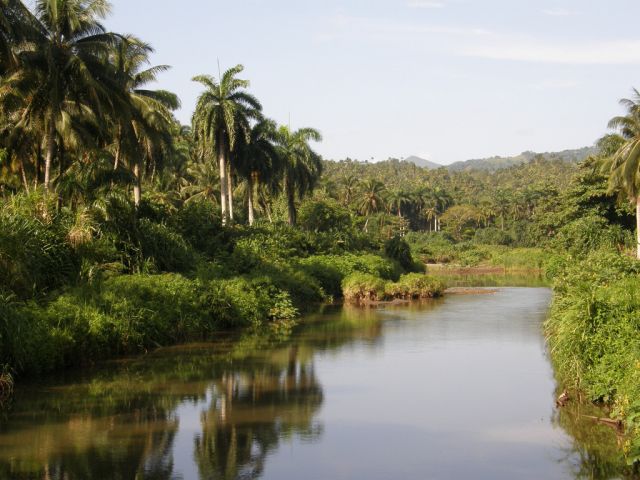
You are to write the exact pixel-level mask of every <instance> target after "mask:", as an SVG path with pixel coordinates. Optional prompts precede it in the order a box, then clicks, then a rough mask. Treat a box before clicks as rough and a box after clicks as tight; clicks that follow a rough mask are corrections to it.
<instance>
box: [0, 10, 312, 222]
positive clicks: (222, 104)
mask: <svg viewBox="0 0 640 480" xmlns="http://www.w3.org/2000/svg"><path fill="white" fill-rule="evenodd" d="M109 8H110V6H109V3H108V2H107V1H105V0H90V1H79V0H64V1H61V0H39V1H37V2H36V4H35V9H34V11H33V12H32V11H30V10H29V9H28V8H27V7H26V6H25V5H24V4H23V3H22V2H21V1H19V0H2V12H1V14H0V15H2V17H1V18H0V24H1V25H2V29H1V31H0V42H1V44H0V78H1V88H2V95H0V132H1V141H0V147H2V150H1V151H0V152H1V154H0V189H1V191H2V193H3V195H5V196H6V195H9V194H11V193H15V192H18V191H24V192H27V193H29V192H31V191H33V190H37V189H39V188H42V189H43V190H44V191H45V192H47V193H49V194H50V195H53V196H55V198H56V201H57V203H58V209H60V208H61V207H63V206H64V207H68V208H70V209H72V210H74V211H78V210H80V209H82V208H86V207H91V206H92V205H93V203H94V202H95V201H96V199H98V198H103V197H105V196H108V195H111V194H122V193H128V195H130V196H132V198H133V201H134V204H135V206H136V207H139V206H140V204H141V202H142V201H143V191H148V196H149V197H154V198H156V199H157V200H158V201H162V202H164V203H165V204H167V205H170V206H171V207H174V208H178V207H179V206H180V205H182V204H184V203H185V202H188V201H193V200H197V199H207V200H211V201H214V200H217V201H218V203H219V207H220V210H221V217H222V221H223V222H226V221H227V220H233V219H234V204H235V206H236V208H242V209H246V214H244V215H243V216H244V218H246V219H247V220H248V222H249V223H250V224H251V223H253V221H254V219H255V215H256V214H255V212H256V210H259V211H260V213H262V214H264V215H265V216H267V217H268V216H270V212H271V203H272V201H273V199H274V198H275V197H277V196H279V195H280V194H282V196H283V197H284V198H285V199H286V202H287V206H288V221H289V223H291V224H295V222H296V205H295V202H296V197H297V196H299V197H301V196H303V195H304V194H305V193H306V192H307V191H309V190H311V189H313V187H314V186H315V184H316V182H317V181H318V178H319V176H320V173H321V167H322V165H321V161H320V157H319V155H318V154H316V153H315V152H314V151H313V149H312V148H311V146H310V142H312V141H319V140H321V136H320V133H319V132H318V131H316V130H314V129H311V128H302V129H299V130H295V131H294V130H291V129H289V128H288V127H284V126H277V125H276V123H275V122H273V121H271V120H269V119H268V118H266V117H265V116H264V114H263V112H262V106H261V104H260V102H259V101H258V99H256V98H255V97H254V96H253V95H251V94H250V92H249V91H248V90H247V88H248V87H249V82H248V81H247V80H244V79H241V78H239V76H240V74H241V72H242V66H240V65H238V66H236V67H233V68H231V69H229V70H227V71H226V72H224V73H222V75H221V77H220V78H218V79H216V78H213V77H211V76H208V75H199V76H197V77H195V78H194V81H197V82H199V83H200V84H201V85H202V87H203V91H202V93H201V95H200V97H199V99H198V103H197V107H196V110H195V112H194V114H193V121H192V125H191V126H189V127H185V126H182V125H180V124H179V123H178V122H177V121H176V119H175V118H174V116H173V111H175V110H176V109H177V108H178V107H179V106H180V102H179V99H178V97H177V96H176V95H175V94H174V93H171V92H168V91H165V90H157V89H155V90H154V89H152V88H150V86H149V85H150V84H151V83H152V82H154V81H155V80H156V78H157V76H158V75H159V74H160V73H162V72H163V71H165V70H167V69H168V68H169V66H167V65H157V66H150V64H149V56H150V54H151V53H152V52H153V50H152V48H151V46H150V45H148V44H147V43H145V42H144V41H142V40H140V39H138V38H136V37H135V36H133V35H129V34H117V33H112V32H108V31H107V30H106V29H105V27H104V26H103V25H102V24H101V23H100V22H101V20H103V19H104V18H105V16H106V15H107V14H108V12H109ZM216 164H217V167H218V168H215V165H216Z"/></svg>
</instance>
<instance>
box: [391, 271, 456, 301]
mask: <svg viewBox="0 0 640 480" xmlns="http://www.w3.org/2000/svg"><path fill="white" fill-rule="evenodd" d="M444 290H445V286H444V283H442V282H441V281H440V280H438V279H435V278H433V277H430V276H428V275H423V274H419V273H408V274H407V275H403V276H402V277H400V280H398V281H397V282H395V283H394V282H390V283H388V284H387V285H386V287H385V294H386V296H387V297H391V298H402V299H420V298H435V297H439V296H441V295H442V294H443V293H444Z"/></svg>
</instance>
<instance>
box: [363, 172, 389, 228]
mask: <svg viewBox="0 0 640 480" xmlns="http://www.w3.org/2000/svg"><path fill="white" fill-rule="evenodd" d="M384 192H385V186H384V183H382V182H381V181H379V180H374V179H371V178H370V179H368V180H365V181H364V182H363V183H362V197H361V200H360V212H361V213H362V215H364V216H365V217H367V220H366V222H365V224H364V231H365V232H366V231H368V226H369V216H370V215H371V214H372V213H375V212H377V211H379V210H380V209H381V208H383V206H384V199H383V194H384Z"/></svg>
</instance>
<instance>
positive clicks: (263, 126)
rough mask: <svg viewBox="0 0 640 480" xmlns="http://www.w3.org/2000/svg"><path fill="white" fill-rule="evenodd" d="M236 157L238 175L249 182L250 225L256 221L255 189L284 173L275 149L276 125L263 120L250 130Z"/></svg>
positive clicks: (248, 205) (243, 139) (270, 121)
mask: <svg viewBox="0 0 640 480" xmlns="http://www.w3.org/2000/svg"><path fill="white" fill-rule="evenodd" d="M241 140H242V141H241V142H240V144H239V147H238V152H237V155H235V159H236V165H237V167H236V168H237V170H238V173H239V174H240V175H241V176H242V177H243V178H245V180H246V181H247V209H248V217H249V225H253V223H254V221H255V201H254V195H255V187H256V186H257V185H258V184H259V183H260V182H265V183H268V182H269V181H270V180H271V178H273V177H276V176H278V175H279V174H280V173H281V171H282V165H281V162H280V157H279V156H278V152H277V150H276V147H275V143H274V142H275V141H276V124H275V122H274V121H273V120H268V119H263V120H260V121H259V122H257V123H256V124H255V125H254V126H253V127H252V128H251V130H250V132H249V137H248V139H246V138H242V139H241Z"/></svg>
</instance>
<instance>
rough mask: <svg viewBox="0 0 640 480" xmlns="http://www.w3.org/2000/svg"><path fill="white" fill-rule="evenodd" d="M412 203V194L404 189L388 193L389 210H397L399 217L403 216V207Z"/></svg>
mask: <svg viewBox="0 0 640 480" xmlns="http://www.w3.org/2000/svg"><path fill="white" fill-rule="evenodd" d="M410 203H411V196H410V195H409V194H408V193H407V192H405V191H403V190H392V191H391V192H389V194H388V195H387V204H388V206H389V211H391V210H395V211H396V213H397V215H398V217H400V218H402V207H403V206H405V205H409V204H410Z"/></svg>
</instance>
